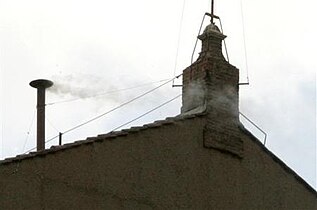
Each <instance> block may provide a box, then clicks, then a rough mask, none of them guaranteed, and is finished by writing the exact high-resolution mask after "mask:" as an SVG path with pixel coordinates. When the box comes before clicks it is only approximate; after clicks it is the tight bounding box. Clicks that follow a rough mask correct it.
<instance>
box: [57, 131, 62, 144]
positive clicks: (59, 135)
mask: <svg viewBox="0 0 317 210" xmlns="http://www.w3.org/2000/svg"><path fill="white" fill-rule="evenodd" d="M62 135H63V134H62V133H61V132H59V134H58V137H59V139H58V144H59V145H62Z"/></svg>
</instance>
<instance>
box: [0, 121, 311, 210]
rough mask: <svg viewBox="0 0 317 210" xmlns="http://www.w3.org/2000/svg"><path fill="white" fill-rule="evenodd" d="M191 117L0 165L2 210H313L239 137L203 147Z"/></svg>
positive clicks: (292, 182)
mask: <svg viewBox="0 0 317 210" xmlns="http://www.w3.org/2000/svg"><path fill="white" fill-rule="evenodd" d="M204 127H205V119H204V118H202V117H200V118H198V117H196V118H194V119H187V120H185V121H178V122H176V123H174V124H170V125H165V126H161V127H158V128H150V129H146V130H143V131H140V132H135V133H130V134H129V135H127V136H123V137H118V138H115V139H113V140H107V141H102V142H96V143H92V144H89V145H82V146H78V147H76V148H72V149H67V150H63V151H59V152H55V153H53V154H48V155H45V156H40V157H34V158H31V159H26V160H23V161H21V162H20V163H17V162H13V163H9V164H2V165H0V209H180V208H183V209H252V210H254V209H288V210H289V209H300V210H305V209H316V208H317V197H316V194H314V193H313V192H311V191H309V190H308V189H307V188H306V187H305V185H303V184H302V183H300V182H299V181H298V180H296V178H295V177H294V176H293V175H292V174H290V173H289V172H287V171H286V170H285V169H284V168H283V167H281V166H280V164H278V163H277V162H275V161H273V159H272V157H271V156H269V155H268V154H267V153H265V152H264V151H263V149H262V148H261V147H260V146H259V145H258V144H256V143H255V142H254V141H253V140H251V139H250V138H249V136H247V135H245V134H243V133H242V132H241V138H242V139H243V141H244V158H242V159H240V158H237V157H235V156H233V155H230V154H228V153H221V152H219V151H217V150H214V149H208V148H204V146H203V130H204Z"/></svg>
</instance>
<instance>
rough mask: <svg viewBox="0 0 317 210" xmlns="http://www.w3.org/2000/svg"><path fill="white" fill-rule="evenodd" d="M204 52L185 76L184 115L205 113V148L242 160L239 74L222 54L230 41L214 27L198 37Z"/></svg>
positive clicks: (187, 69)
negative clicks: (203, 111)
mask: <svg viewBox="0 0 317 210" xmlns="http://www.w3.org/2000/svg"><path fill="white" fill-rule="evenodd" d="M198 38H199V39H200V40H201V41H202V49H201V52H200V54H199V57H198V59H197V60H196V61H195V62H194V63H193V64H192V65H191V66H189V67H187V68H186V69H185V70H184V72H183V98H182V100H183V106H182V109H181V112H182V114H185V113H186V112H191V111H194V110H195V109H205V110H206V112H207V116H208V117H207V123H206V127H205V133H204V136H205V137H204V146H205V147H208V148H214V149H218V150H221V151H225V152H230V153H232V154H234V155H236V156H239V157H242V152H243V143H242V141H241V139H240V138H239V132H238V124H239V70H238V69H237V68H236V67H234V66H232V65H231V64H230V63H229V62H227V61H226V60H225V58H224V56H223V54H222V41H223V40H224V39H225V38H226V36H225V35H223V34H222V33H221V32H220V30H219V29H218V27H217V26H216V25H215V24H213V23H211V24H210V25H208V26H207V27H206V29H205V30H204V32H203V34H201V35H200V36H198Z"/></svg>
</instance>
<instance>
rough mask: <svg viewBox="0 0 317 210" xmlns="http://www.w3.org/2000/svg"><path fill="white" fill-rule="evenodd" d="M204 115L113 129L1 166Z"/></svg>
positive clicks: (187, 115)
mask: <svg viewBox="0 0 317 210" xmlns="http://www.w3.org/2000/svg"><path fill="white" fill-rule="evenodd" d="M204 115H206V113H205V112H204V111H203V112H198V113H192V114H185V115H178V116H176V117H168V118H166V119H165V120H158V121H155V122H153V123H149V124H145V125H143V126H139V127H131V128H129V129H123V130H121V131H112V132H110V133H107V134H101V135H98V136H96V137H88V138H87V139H86V140H79V141H75V142H73V143H68V144H63V145H61V146H52V147H51V148H49V149H45V150H43V151H39V152H30V153H28V154H22V155H17V156H16V157H11V158H6V159H4V160H1V161H0V166H1V165H5V164H9V163H12V162H17V161H22V160H24V159H29V158H33V157H38V156H44V155H47V154H52V153H55V152H58V151H63V150H66V149H70V148H74V147H78V146H81V145H86V144H92V143H94V142H100V141H106V140H111V139H114V138H116V137H121V136H127V135H129V134H130V133H135V132H139V131H142V130H146V129H151V128H158V127H161V126H164V125H170V124H174V123H176V122H178V121H182V120H187V119H193V118H196V117H199V116H204Z"/></svg>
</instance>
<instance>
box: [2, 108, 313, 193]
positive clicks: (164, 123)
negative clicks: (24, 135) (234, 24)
mask: <svg viewBox="0 0 317 210" xmlns="http://www.w3.org/2000/svg"><path fill="white" fill-rule="evenodd" d="M205 115H207V113H206V111H205V110H204V109H199V110H197V112H189V113H185V114H182V115H178V116H176V117H168V118H166V119H165V120H158V121H155V122H153V123H149V124H145V125H143V126H138V127H131V128H129V129H123V130H121V131H112V132H110V133H107V134H101V135H98V136H95V137H88V138H87V139H86V140H79V141H75V142H73V143H68V144H64V145H61V146H52V147H51V148H49V149H45V150H43V151H39V152H30V153H28V154H22V155H17V156H16V157H12V158H6V159H4V160H1V161H0V166H1V165H6V164H10V163H14V162H20V161H22V160H25V159H31V158H34V157H40V156H45V155H47V154H53V153H56V152H60V151H64V150H68V149H71V148H75V147H78V146H82V145H88V144H92V143H94V142H101V141H108V140H113V139H115V138H117V137H122V136H127V135H129V134H131V133H136V132H140V131H143V130H148V129H155V128H159V127H162V126H167V125H171V124H175V123H177V122H179V121H183V120H188V119H194V118H198V117H203V116H205ZM239 129H240V130H241V131H242V132H243V133H244V134H245V135H247V136H249V137H250V139H251V140H252V141H254V142H255V143H256V144H257V145H258V146H259V147H260V148H261V149H262V150H263V151H264V152H265V153H266V154H268V155H269V156H270V157H271V158H272V160H273V161H275V162H276V163H277V164H279V165H280V166H281V167H282V168H283V169H284V170H285V171H286V172H288V173H289V174H290V175H292V176H293V177H294V178H295V179H296V180H297V181H299V182H300V183H301V184H303V186H305V187H306V189H307V190H309V191H310V192H312V193H313V194H314V195H315V196H316V197H317V192H316V190H315V189H314V188H313V187H312V186H310V185H309V184H308V183H307V182H306V181H305V180H304V179H303V178H301V177H300V176H299V175H298V174H297V173H296V172H295V171H294V170H292V169H291V168H290V167H288V166H287V165H286V164H285V163H284V162H283V161H282V160H280V159H279V158H278V157H277V156H276V155H274V154H273V153H272V152H271V151H270V150H268V149H267V148H266V147H265V146H264V145H263V144H262V142H261V141H260V140H259V139H257V138H256V137H255V136H254V135H253V134H252V133H251V132H250V131H248V130H247V129H246V128H245V127H244V126H243V125H242V124H241V123H240V125H239Z"/></svg>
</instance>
